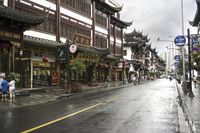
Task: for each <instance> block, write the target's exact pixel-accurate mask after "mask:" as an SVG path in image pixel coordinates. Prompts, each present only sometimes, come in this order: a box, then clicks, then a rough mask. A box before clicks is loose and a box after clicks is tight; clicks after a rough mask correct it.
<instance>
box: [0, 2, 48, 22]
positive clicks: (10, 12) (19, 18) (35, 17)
mask: <svg viewBox="0 0 200 133" xmlns="http://www.w3.org/2000/svg"><path fill="white" fill-rule="evenodd" d="M0 18H1V20H3V19H7V20H10V21H14V22H19V23H23V24H26V25H34V26H35V25H38V24H41V23H42V22H44V21H45V20H46V18H47V14H30V13H26V12H22V11H18V10H15V9H13V8H10V7H6V6H3V5H0Z"/></svg>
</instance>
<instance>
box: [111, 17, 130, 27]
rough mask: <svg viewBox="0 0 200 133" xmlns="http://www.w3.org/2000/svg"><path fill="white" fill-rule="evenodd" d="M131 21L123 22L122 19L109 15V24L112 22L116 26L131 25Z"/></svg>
mask: <svg viewBox="0 0 200 133" xmlns="http://www.w3.org/2000/svg"><path fill="white" fill-rule="evenodd" d="M132 23H133V21H131V22H125V21H122V20H120V19H118V18H116V17H113V16H111V24H114V25H116V26H117V27H121V28H126V27H128V26H131V25H132Z"/></svg>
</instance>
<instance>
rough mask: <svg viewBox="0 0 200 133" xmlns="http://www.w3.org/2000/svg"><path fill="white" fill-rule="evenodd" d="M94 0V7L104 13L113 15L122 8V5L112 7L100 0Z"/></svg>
mask: <svg viewBox="0 0 200 133" xmlns="http://www.w3.org/2000/svg"><path fill="white" fill-rule="evenodd" d="M94 1H95V2H96V9H97V10H99V11H102V12H103V13H105V14H111V15H113V14H115V13H117V12H119V11H121V10H122V6H121V7H112V6H110V5H109V4H107V3H105V2H104V1H102V0H94Z"/></svg>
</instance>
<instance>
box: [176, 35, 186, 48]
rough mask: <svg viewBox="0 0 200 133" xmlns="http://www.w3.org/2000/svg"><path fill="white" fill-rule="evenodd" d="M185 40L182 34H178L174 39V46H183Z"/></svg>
mask: <svg viewBox="0 0 200 133" xmlns="http://www.w3.org/2000/svg"><path fill="white" fill-rule="evenodd" d="M185 42H186V39H185V37H184V36H182V35H179V36H177V37H176V38H175V39H174V43H175V44H176V46H178V47H181V46H184V45H185Z"/></svg>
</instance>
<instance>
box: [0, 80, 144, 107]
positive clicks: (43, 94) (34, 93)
mask: <svg viewBox="0 0 200 133" xmlns="http://www.w3.org/2000/svg"><path fill="white" fill-rule="evenodd" d="M140 84H142V83H140ZM127 86H134V85H133V83H129V84H127V85H122V82H116V83H112V84H111V85H110V86H109V87H107V86H106V85H105V84H104V83H102V84H99V85H98V86H95V87H89V86H82V91H81V92H77V93H66V90H64V89H62V88H59V87H55V88H45V89H44V88H35V89H34V88H32V89H31V88H24V89H18V90H16V91H18V92H25V93H26V92H27V91H29V93H28V94H27V95H26V94H25V95H21V96H16V98H15V101H12V102H10V101H0V111H1V110H10V109H13V108H19V107H24V106H30V105H37V104H42V103H47V102H51V101H55V100H57V99H59V98H63V97H69V96H72V95H77V94H80V93H87V92H94V91H105V90H111V89H117V88H121V87H127Z"/></svg>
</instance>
